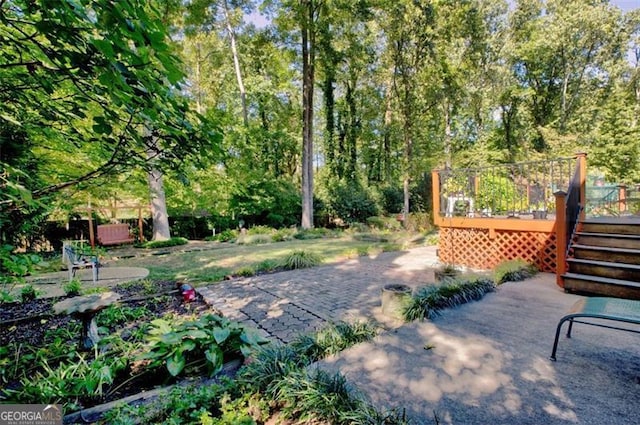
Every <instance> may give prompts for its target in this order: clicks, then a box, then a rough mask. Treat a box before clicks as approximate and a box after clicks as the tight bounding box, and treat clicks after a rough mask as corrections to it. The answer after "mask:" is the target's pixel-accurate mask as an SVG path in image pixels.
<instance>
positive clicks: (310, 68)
mask: <svg viewBox="0 0 640 425" xmlns="http://www.w3.org/2000/svg"><path fill="white" fill-rule="evenodd" d="M317 1H318V0H301V2H300V5H301V7H300V8H299V9H298V10H299V18H298V19H299V22H300V32H301V42H302V220H301V225H302V228H303V229H311V228H313V95H314V85H315V61H316V20H317V17H318V11H319V8H318V5H317Z"/></svg>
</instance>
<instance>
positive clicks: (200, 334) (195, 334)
mask: <svg viewBox="0 0 640 425" xmlns="http://www.w3.org/2000/svg"><path fill="white" fill-rule="evenodd" d="M189 337H191V338H193V339H207V338H208V337H209V334H207V333H206V332H205V331H201V330H198V329H195V330H192V331H189Z"/></svg>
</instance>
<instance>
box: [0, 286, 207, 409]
mask: <svg viewBox="0 0 640 425" xmlns="http://www.w3.org/2000/svg"><path fill="white" fill-rule="evenodd" d="M179 285H180V284H179V283H178V282H175V281H159V282H153V285H152V286H151V289H152V290H153V292H154V293H153V294H150V293H149V292H150V285H149V284H148V283H147V284H145V283H144V282H140V283H136V284H131V283H129V284H125V285H116V286H114V287H112V288H110V289H109V290H110V291H112V292H116V293H118V294H120V295H121V300H120V302H121V304H122V305H126V306H128V307H138V306H144V307H145V308H146V309H147V311H148V314H145V316H144V317H143V318H141V319H140V320H139V321H138V322H139V323H131V322H129V323H127V325H128V326H127V328H135V327H137V326H139V325H140V324H142V323H148V322H150V321H152V320H153V319H155V318H159V317H162V316H164V315H166V314H169V313H173V314H175V315H180V316H192V315H195V316H199V315H202V314H206V313H215V311H214V310H213V309H211V307H210V306H208V305H207V304H206V303H205V302H204V300H203V299H202V297H200V296H198V295H196V298H195V299H194V300H192V301H190V302H185V301H184V300H183V296H182V294H181V293H180V291H179V290H178V287H179ZM65 298H69V297H67V296H65V297H55V298H42V299H36V300H33V301H30V302H26V303H5V304H0V347H6V346H10V345H12V346H14V347H15V346H22V347H26V346H32V347H43V346H46V344H47V333H48V331H51V330H56V329H64V328H66V327H72V326H74V322H75V325H76V326H77V327H78V328H79V320H77V319H75V318H74V317H72V316H69V315H64V314H62V315H55V314H54V313H53V310H52V306H53V305H54V304H55V303H57V302H58V301H60V300H63V299H65ZM74 335H75V334H74ZM78 341H79V334H78V337H77V339H75V340H70V341H68V343H69V344H70V345H73V344H77V343H78ZM89 354H90V353H89ZM154 378H156V377H151V376H148V375H147V377H145V379H139V380H132V381H131V383H130V384H128V385H124V386H122V388H120V389H119V390H118V391H116V392H114V393H113V394H111V395H110V396H109V397H107V398H103V399H101V400H95V401H96V402H98V403H104V402H106V401H112V400H117V399H119V398H121V397H124V396H128V395H131V394H136V393H139V392H140V391H144V390H148V389H151V388H154V387H155V386H157V385H163V384H165V382H164V380H166V377H160V376H158V377H157V378H158V379H154ZM15 384H17V383H9V384H8V387H7V388H9V387H13V386H14V385H15ZM91 404H93V403H89V404H85V405H84V407H88V406H89V405H91Z"/></svg>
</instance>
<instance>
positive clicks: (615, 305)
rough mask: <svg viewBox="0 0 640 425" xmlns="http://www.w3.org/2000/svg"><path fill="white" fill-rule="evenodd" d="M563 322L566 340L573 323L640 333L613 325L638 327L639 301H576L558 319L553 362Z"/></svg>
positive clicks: (605, 299)
mask: <svg viewBox="0 0 640 425" xmlns="http://www.w3.org/2000/svg"><path fill="white" fill-rule="evenodd" d="M565 322H569V328H568V329H567V338H571V330H572V328H573V324H574V323H582V324H585V325H592V326H598V327H601V328H607V329H617V330H621V331H627V332H634V333H640V330H638V329H630V328H629V327H620V326H614V325H613V324H615V323H616V322H618V323H620V324H622V323H629V324H631V325H640V301H636V300H626V299H620V298H608V297H589V298H584V299H581V300H579V301H577V302H576V303H575V304H574V305H573V306H572V307H571V309H570V310H569V314H567V315H566V316H564V317H563V318H562V319H560V322H559V323H558V328H557V329H556V338H555V340H554V341H553V351H552V352H551V360H553V361H555V360H556V351H557V349H558V339H559V338H560V330H561V328H562V325H563V324H564V323H565ZM605 323H613V324H605Z"/></svg>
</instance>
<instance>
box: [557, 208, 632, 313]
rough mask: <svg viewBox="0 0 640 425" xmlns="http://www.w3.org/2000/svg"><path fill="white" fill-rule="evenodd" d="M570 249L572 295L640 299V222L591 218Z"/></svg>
mask: <svg viewBox="0 0 640 425" xmlns="http://www.w3.org/2000/svg"><path fill="white" fill-rule="evenodd" d="M579 229H580V231H579V232H577V234H576V238H575V239H574V241H573V242H572V244H571V246H570V247H569V258H567V265H568V271H567V273H565V274H564V275H563V276H562V277H563V280H564V289H565V290H566V291H570V292H576V293H585V294H593V295H601V296H602V295H604V296H610V297H616V298H628V299H634V300H640V220H637V219H620V218H609V219H602V218H598V219H589V220H585V221H583V222H582V223H580V226H579Z"/></svg>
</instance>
